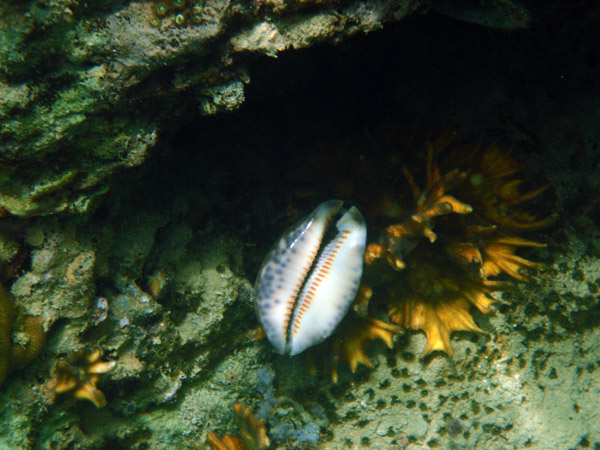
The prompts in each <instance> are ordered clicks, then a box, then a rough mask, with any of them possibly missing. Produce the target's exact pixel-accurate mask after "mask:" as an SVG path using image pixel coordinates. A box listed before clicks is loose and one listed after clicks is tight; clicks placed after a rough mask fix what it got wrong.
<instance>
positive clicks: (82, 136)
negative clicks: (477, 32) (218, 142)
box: [0, 0, 419, 216]
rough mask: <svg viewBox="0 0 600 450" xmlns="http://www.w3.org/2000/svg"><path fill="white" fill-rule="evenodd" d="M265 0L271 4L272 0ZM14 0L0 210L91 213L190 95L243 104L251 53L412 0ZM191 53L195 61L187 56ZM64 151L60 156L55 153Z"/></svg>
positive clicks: (0, 89)
mask: <svg viewBox="0 0 600 450" xmlns="http://www.w3.org/2000/svg"><path fill="white" fill-rule="evenodd" d="M263 3H264V4H263ZM292 3H295V2H290V4H292ZM303 3H305V2H299V3H298V8H290V9H286V8H283V9H282V8H280V7H279V6H280V5H276V4H273V5H270V4H269V3H267V2H234V1H230V0H209V1H206V0H204V1H191V0H190V1H186V2H183V1H182V2H162V1H158V0H156V1H148V2H83V1H79V0H75V1H64V2H62V1H60V2H51V3H50V4H48V5H44V7H41V6H39V5H38V4H37V3H31V4H29V3H13V4H11V5H10V6H4V7H3V11H2V14H0V42H2V45H1V46H0V67H1V68H2V70H1V71H0V124H1V125H0V142H1V143H2V147H1V148H2V150H1V152H0V161H1V162H2V165H1V167H0V215H16V216H35V215H46V214H51V213H56V212H60V211H67V212H72V213H81V212H85V211H87V210H88V209H89V208H90V205H92V204H93V203H94V201H95V199H96V198H98V196H100V195H102V194H104V193H105V192H106V191H107V189H108V188H109V185H110V178H111V175H113V174H114V173H116V172H118V171H119V170H121V169H127V168H131V167H135V166H138V165H140V164H142V163H143V162H144V160H145V159H146V158H147V156H148V152H149V151H150V149H151V148H152V147H153V146H154V144H155V142H156V139H157V133H158V132H159V131H161V130H166V129H167V130H168V129H169V128H172V127H176V126H177V121H178V119H179V118H182V116H183V115H184V114H186V111H188V110H189V108H190V106H192V107H193V108H196V109H197V108H198V106H199V107H200V108H199V110H200V112H201V113H202V114H215V113H217V112H220V111H229V110H232V109H236V108H237V107H239V105H240V104H241V103H242V102H243V101H244V92H243V91H244V84H245V83H247V82H248V81H249V79H248V74H247V71H246V68H245V65H244V63H243V62H242V58H237V56H236V55H237V54H239V53H241V52H260V53H264V54H267V55H270V56H276V55H277V54H278V53H279V52H281V51H284V50H286V49H291V48H293V49H299V48H304V47H307V46H310V45H313V44H315V43H317V42H339V41H341V40H342V39H344V38H346V37H348V36H351V35H353V34H355V33H357V32H368V31H371V30H375V29H377V28H380V27H381V26H382V23H383V22H384V21H388V20H399V19H401V18H402V17H404V16H405V15H407V14H409V13H410V12H412V11H413V10H415V9H416V8H417V7H418V5H419V2H413V1H398V0H396V1H392V0H388V1H384V2H379V1H377V2H375V1H368V2H362V1H352V2H347V3H345V4H338V3H337V2H316V3H312V4H311V3H307V4H306V5H303ZM185 59H187V60H188V62H189V64H181V62H182V60H185ZM58 155H60V159H58V158H57V156H58Z"/></svg>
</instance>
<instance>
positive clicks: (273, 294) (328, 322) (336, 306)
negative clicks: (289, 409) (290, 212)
mask: <svg viewBox="0 0 600 450" xmlns="http://www.w3.org/2000/svg"><path fill="white" fill-rule="evenodd" d="M342 205H343V202H342V201H341V200H329V201H326V202H324V203H321V204H320V205H319V206H318V207H317V208H316V209H315V210H314V211H313V212H312V213H310V214H309V215H308V216H307V217H306V218H305V219H303V220H302V222H301V223H300V225H297V226H294V227H292V228H291V229H289V230H288V231H286V232H285V233H284V234H283V235H282V236H281V237H280V238H279V240H278V241H277V242H276V243H275V245H274V246H273V248H272V249H271V250H270V252H269V254H268V255H267V257H266V259H265V262H264V263H263V265H262V267H261V269H260V271H259V273H258V278H257V280H256V284H255V294H256V295H255V298H256V311H257V315H258V318H259V320H260V323H261V324H262V327H263V329H264V331H265V334H266V335H267V339H268V340H269V342H271V344H272V345H273V347H275V349H276V350H277V351H278V352H279V353H288V354H290V355H291V356H293V355H297V354H298V353H301V352H303V351H304V350H306V349H307V348H309V347H312V346H313V345H316V344H319V343H321V342H323V341H324V340H325V339H326V338H328V337H329V336H330V335H331V333H333V331H334V330H335V329H336V327H337V326H338V324H339V323H340V322H341V320H342V319H343V318H344V316H345V315H346V312H347V311H348V308H349V307H350V305H351V303H352V301H353V300H354V297H355V296H356V292H357V290H358V286H359V284H360V278H361V275H362V269H363V255H364V252H365V244H366V240H367V228H366V225H365V220H364V218H363V216H362V214H361V213H360V211H359V210H358V209H356V208H355V207H351V208H350V209H349V210H348V211H346V213H345V214H343V215H342V217H341V218H340V219H339V220H338V221H337V223H336V227H337V230H338V233H337V235H336V236H335V237H334V238H333V239H332V240H331V241H330V242H329V243H328V244H327V245H326V246H325V247H323V246H322V240H323V236H324V235H325V232H326V231H327V229H328V227H329V224H330V222H331V221H332V220H333V219H334V217H335V216H336V215H337V214H338V213H339V211H340V209H341V208H342Z"/></svg>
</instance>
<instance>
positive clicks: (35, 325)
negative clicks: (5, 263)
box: [0, 284, 46, 385]
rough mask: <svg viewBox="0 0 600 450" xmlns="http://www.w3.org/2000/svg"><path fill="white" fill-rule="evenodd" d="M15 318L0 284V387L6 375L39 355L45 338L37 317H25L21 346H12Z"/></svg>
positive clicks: (12, 306)
mask: <svg viewBox="0 0 600 450" xmlns="http://www.w3.org/2000/svg"><path fill="white" fill-rule="evenodd" d="M14 318H15V307H14V301H13V298H12V296H11V295H10V294H9V293H8V292H6V290H5V289H4V287H3V286H2V284H0V385H2V383H4V380H6V377H7V376H8V374H9V373H10V372H12V371H14V370H20V369H23V368H24V367H26V366H27V365H29V364H30V363H31V362H32V361H33V360H34V359H35V357H36V356H37V355H38V354H39V353H40V351H41V350H42V347H43V346H44V343H45V342H46V336H45V334H44V328H43V327H42V322H41V320H40V319H39V318H38V317H27V318H26V319H25V320H24V321H23V334H24V335H25V336H26V337H27V339H26V342H25V343H24V344H23V345H20V344H13V343H12V342H11V339H10V335H11V332H12V328H13V322H14Z"/></svg>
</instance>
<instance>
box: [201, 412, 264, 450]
mask: <svg viewBox="0 0 600 450" xmlns="http://www.w3.org/2000/svg"><path fill="white" fill-rule="evenodd" d="M233 406H234V408H235V412H236V414H237V418H238V424H239V426H240V432H241V437H237V436H230V435H225V436H223V437H222V438H219V437H217V435H216V434H214V433H208V442H207V444H206V446H204V445H199V446H198V448H201V449H208V450H265V449H267V448H268V447H269V445H271V440H270V439H269V437H268V436H267V430H266V427H265V421H264V420H262V419H258V418H257V417H255V416H254V414H253V413H252V410H251V409H250V408H249V407H248V406H246V405H244V404H243V403H235V404H234V405H233Z"/></svg>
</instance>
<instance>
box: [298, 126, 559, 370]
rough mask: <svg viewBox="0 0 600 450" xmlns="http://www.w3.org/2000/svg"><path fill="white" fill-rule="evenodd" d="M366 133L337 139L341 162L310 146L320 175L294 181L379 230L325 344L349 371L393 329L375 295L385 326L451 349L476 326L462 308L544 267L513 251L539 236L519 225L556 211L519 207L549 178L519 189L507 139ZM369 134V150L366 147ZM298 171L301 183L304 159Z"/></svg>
mask: <svg viewBox="0 0 600 450" xmlns="http://www.w3.org/2000/svg"><path fill="white" fill-rule="evenodd" d="M368 136H369V137H368V139H367V140H366V141H367V143H366V144H358V143H354V144H353V145H347V146H345V147H344V152H343V153H344V154H343V158H344V160H345V161H346V162H348V163H347V164H344V165H342V164H334V161H335V159H336V157H335V155H336V154H337V153H335V152H334V153H333V154H332V155H333V156H331V155H330V156H327V154H326V153H324V152H320V153H319V154H318V155H316V156H313V157H309V158H308V161H309V162H308V163H307V167H308V168H309V171H312V172H313V173H314V170H313V169H314V168H316V167H319V169H318V170H319V171H320V172H319V173H328V176H327V177H324V176H317V177H316V179H315V181H316V183H317V184H316V188H314V189H313V190H307V189H300V190H299V191H298V192H300V193H301V194H302V196H303V197H307V196H308V197H311V196H316V195H318V196H325V195H327V196H334V197H339V198H342V199H343V200H345V201H347V202H348V203H350V204H355V205H357V206H358V207H359V209H361V210H362V211H363V213H364V215H365V217H366V221H367V223H369V224H370V225H371V228H373V225H375V226H376V227H381V228H379V229H382V230H383V231H382V233H381V235H380V239H379V240H378V241H377V242H373V243H371V244H370V245H368V246H367V249H366V252H365V263H366V267H365V270H364V272H363V284H362V286H361V289H360V292H359V295H358V296H357V299H356V300H355V303H354V305H353V311H351V312H350V315H349V317H348V318H347V319H345V320H344V322H342V325H341V326H340V329H339V330H338V331H337V332H336V333H335V334H334V335H333V336H332V340H331V342H333V344H327V343H324V344H323V345H324V346H326V345H329V347H328V348H329V349H331V348H333V351H331V350H329V352H330V354H332V355H333V362H332V369H331V373H332V377H333V378H334V380H335V379H337V376H338V375H337V365H338V363H339V361H342V360H346V361H348V362H349V363H350V365H351V369H352V370H353V371H354V370H355V369H356V367H357V365H359V364H364V365H366V366H370V365H371V362H370V359H369V358H368V357H367V356H366V353H365V348H366V346H367V343H368V342H370V341H371V340H373V339H376V338H380V339H382V340H384V342H385V343H386V344H388V346H391V342H392V336H393V335H394V334H398V333H399V332H400V331H399V329H397V328H389V327H388V326H389V325H392V324H389V323H387V322H382V321H381V320H380V319H381V318H382V317H381V310H382V305H383V306H384V309H385V310H387V316H388V317H389V319H390V320H391V321H392V323H393V324H394V325H397V326H399V327H402V328H406V329H412V330H422V331H424V332H425V334H426V336H427V344H426V347H425V350H424V353H425V354H428V353H430V352H432V351H435V350H441V351H443V352H445V353H447V354H449V355H452V354H453V352H452V347H451V345H450V335H451V333H452V332H454V331H470V332H478V333H480V332H482V330H481V328H480V327H479V326H478V325H477V324H476V323H475V321H474V319H473V316H472V314H471V309H472V308H475V309H477V310H479V311H480V312H481V313H489V312H490V311H491V308H490V307H491V304H492V303H493V299H492V298H491V296H490V294H491V293H493V292H495V291H499V290H502V289H505V288H506V287H507V284H508V279H507V278H506V277H504V279H503V278H502V276H503V275H505V276H508V277H510V278H512V279H515V280H518V281H523V280H525V279H527V278H528V274H527V270H528V269H533V270H538V269H540V268H541V265H540V264H539V263H536V262H533V261H530V260H528V259H526V258H524V257H522V256H519V255H517V252H518V251H519V250H520V249H523V248H539V247H544V246H545V245H544V244H542V243H539V242H536V241H532V240H528V239H525V238H523V237H521V236H519V234H521V233H523V232H525V231H530V230H537V229H540V228H543V227H547V226H549V225H550V224H552V223H553V222H554V221H555V220H556V216H555V215H553V214H551V215H547V216H545V217H542V218H538V217H537V216H536V215H535V214H533V213H532V212H530V211H528V210H527V209H525V206H524V205H525V204H526V202H529V201H531V200H533V199H535V198H537V197H539V196H540V195H541V194H542V193H543V192H544V191H546V190H547V189H548V187H549V186H548V185H543V186H542V187H539V188H533V189H530V190H526V191H523V190H522V187H523V186H524V185H525V182H524V181H523V180H522V179H519V178H517V174H518V173H519V172H520V171H522V170H523V169H524V167H525V163H524V162H521V161H519V160H518V159H517V158H515V156H514V149H513V148H512V147H507V148H504V147H502V146H501V145H499V144H498V143H496V142H492V143H490V144H489V145H482V143H481V142H475V143H470V144H457V143H455V140H456V136H457V133H455V132H442V133H439V134H437V135H436V136H435V137H433V138H432V137H429V138H426V139H425V145H424V149H423V150H419V149H415V145H414V143H415V142H416V141H417V140H418V139H417V138H416V133H413V134H411V136H410V138H409V141H408V143H407V144H405V147H406V150H405V151H403V152H401V151H400V150H398V147H399V146H394V145H391V144H390V142H391V140H390V139H389V135H388V137H387V138H386V139H384V142H385V143H384V144H373V143H374V142H376V140H375V139H373V138H372V134H369V135H368ZM394 136H395V135H394ZM369 143H371V144H373V146H374V147H375V152H374V156H375V157H374V158H366V157H365V155H367V154H368V153H367V152H366V151H365V147H366V146H368V144H369ZM386 148H387V153H386V150H385V149H386ZM399 155H400V156H399ZM330 160H331V161H330ZM330 163H331V164H330ZM299 174H300V175H299V179H301V180H303V181H304V184H305V185H306V184H308V182H309V181H310V179H308V178H306V174H307V172H306V167H305V168H304V169H302V170H300V171H299ZM356 180H359V182H357V181H356ZM386 222H387V223H386ZM390 222H391V223H390ZM422 238H425V239H422ZM357 313H359V314H360V315H362V316H363V317H359V316H358V315H357ZM382 324H385V325H382ZM331 345H333V347H331ZM319 351H320V350H319V349H318V348H317V349H315V352H319Z"/></svg>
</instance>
